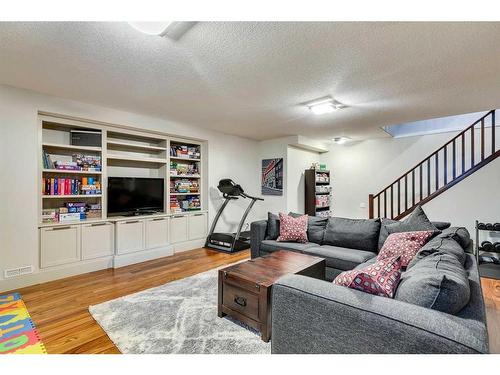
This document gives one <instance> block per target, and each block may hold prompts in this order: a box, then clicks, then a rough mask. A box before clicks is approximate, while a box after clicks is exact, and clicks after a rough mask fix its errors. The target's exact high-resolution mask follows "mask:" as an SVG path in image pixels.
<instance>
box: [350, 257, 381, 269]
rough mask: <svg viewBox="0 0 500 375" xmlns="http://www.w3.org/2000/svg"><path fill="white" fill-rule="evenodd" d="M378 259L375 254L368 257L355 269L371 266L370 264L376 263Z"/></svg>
mask: <svg viewBox="0 0 500 375" xmlns="http://www.w3.org/2000/svg"><path fill="white" fill-rule="evenodd" d="M376 261H377V257H376V256H375V254H374V256H373V257H372V258H370V259H368V260H367V261H366V262H363V263H361V264H358V265H357V266H356V267H354V269H355V270H359V269H360V268H364V267H366V266H369V265H371V264H373V263H375V262H376Z"/></svg>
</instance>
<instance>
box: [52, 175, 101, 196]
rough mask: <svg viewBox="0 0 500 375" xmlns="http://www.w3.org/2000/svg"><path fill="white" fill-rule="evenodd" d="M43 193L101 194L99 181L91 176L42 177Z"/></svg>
mask: <svg viewBox="0 0 500 375" xmlns="http://www.w3.org/2000/svg"><path fill="white" fill-rule="evenodd" d="M42 194H43V195H96V194H101V183H100V182H99V181H97V180H95V179H94V178H93V177H82V179H76V178H60V177H54V178H42Z"/></svg>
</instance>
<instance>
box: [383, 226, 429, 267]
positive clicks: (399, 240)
mask: <svg viewBox="0 0 500 375" xmlns="http://www.w3.org/2000/svg"><path fill="white" fill-rule="evenodd" d="M433 234H434V231H432V230H424V231H417V232H402V233H392V234H390V235H389V237H387V240H386V241H385V243H384V246H382V249H381V250H380V253H379V254H378V256H377V260H382V259H385V258H392V257H395V256H400V257H401V267H403V268H406V267H407V266H408V263H410V261H411V260H412V259H413V257H414V256H415V254H417V252H418V251H419V250H420V249H421V248H422V246H424V245H425V243H426V242H427V241H428V240H429V238H431V236H432V235H433Z"/></svg>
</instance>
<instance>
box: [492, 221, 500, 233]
mask: <svg viewBox="0 0 500 375" xmlns="http://www.w3.org/2000/svg"><path fill="white" fill-rule="evenodd" d="M493 229H495V230H497V231H499V232H500V223H495V224H493Z"/></svg>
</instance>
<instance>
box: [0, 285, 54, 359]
mask: <svg viewBox="0 0 500 375" xmlns="http://www.w3.org/2000/svg"><path fill="white" fill-rule="evenodd" d="M0 354H47V351H46V350H45V346H44V345H43V343H42V340H41V339H40V336H39V335H38V331H37V330H36V327H35V324H34V323H33V321H32V320H31V317H30V314H29V313H28V310H27V309H26V306H25V304H24V302H23V300H22V299H21V295H20V294H19V293H12V294H5V295H0Z"/></svg>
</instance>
